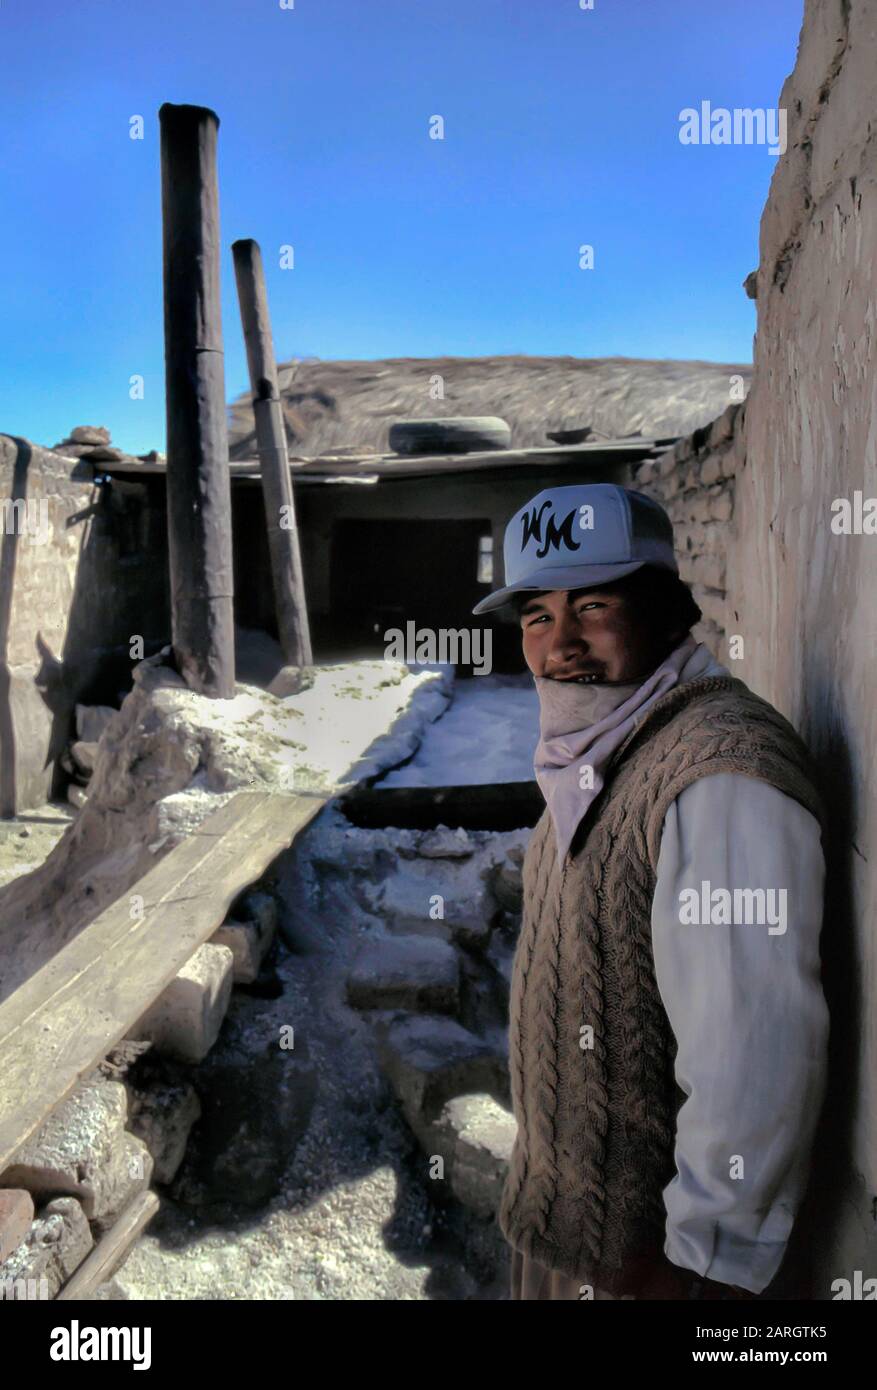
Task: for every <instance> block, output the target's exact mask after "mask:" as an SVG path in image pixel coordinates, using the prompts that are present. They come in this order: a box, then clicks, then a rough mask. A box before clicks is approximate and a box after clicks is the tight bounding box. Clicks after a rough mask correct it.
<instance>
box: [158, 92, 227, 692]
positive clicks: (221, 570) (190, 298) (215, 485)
mask: <svg viewBox="0 0 877 1390" xmlns="http://www.w3.org/2000/svg"><path fill="white" fill-rule="evenodd" d="M158 115H159V120H160V122H161V208H162V224H163V233H164V237H163V240H164V344H165V349H164V351H165V372H166V390H167V512H168V552H169V555H170V577H171V607H172V624H173V625H172V640H173V649H174V656H175V659H176V662H177V666H178V668H179V670H180V672H181V674H182V675H183V677H184V679H185V681H186V683H187V685H189V686H190V687H191V688H192V690H197V691H199V693H201V694H203V695H212V696H214V697H215V698H217V699H230V698H231V697H232V696H233V695H234V693H235V669H234V611H233V598H234V572H233V560H232V544H231V487H230V481H229V468H228V434H227V429H226V413H225V372H224V363H223V351H222V318H221V313H220V296H219V196H218V191H217V184H216V136H217V131H218V129H219V120H218V118H217V116H216V114H215V112H213V111H209V110H208V109H207V108H206V107H203V106H173V105H171V104H170V103H167V102H166V103H165V105H164V106H162V108H161V110H160V111H159V113H158Z"/></svg>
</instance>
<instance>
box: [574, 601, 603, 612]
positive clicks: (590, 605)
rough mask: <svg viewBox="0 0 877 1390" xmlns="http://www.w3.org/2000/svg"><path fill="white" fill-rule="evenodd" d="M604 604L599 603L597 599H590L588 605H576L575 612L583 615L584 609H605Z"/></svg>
mask: <svg viewBox="0 0 877 1390" xmlns="http://www.w3.org/2000/svg"><path fill="white" fill-rule="evenodd" d="M605 607H606V605H605V603H600V601H599V599H591V600H590V602H589V603H577V604H576V612H577V613H583V612H584V610H585V609H586V608H605Z"/></svg>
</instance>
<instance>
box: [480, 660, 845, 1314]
mask: <svg viewBox="0 0 877 1390" xmlns="http://www.w3.org/2000/svg"><path fill="white" fill-rule="evenodd" d="M719 772H734V773H742V774H744V775H746V776H749V777H755V778H758V779H760V780H761V781H764V782H768V783H769V784H770V785H771V786H773V787H776V788H777V789H778V790H779V791H781V792H785V793H786V794H787V795H788V796H791V797H793V798H794V799H795V800H796V801H798V802H799V803H800V804H801V805H802V806H804V807H805V808H806V809H807V810H808V811H810V812H811V813H812V814H813V815H815V816H816V818H817V819H818V820H819V822H820V824H821V825H822V826H823V829H824V825H825V822H824V815H823V808H822V803H821V800H820V797H819V794H818V792H817V791H816V790H815V786H814V782H815V777H814V771H813V767H812V764H811V761H810V757H809V754H808V753H807V750H806V748H805V747H804V744H803V743H802V742H801V740H800V738H799V737H798V735H797V734H796V733H795V731H794V729H793V728H792V727H791V725H790V724H789V723H788V722H787V721H786V720H785V719H784V718H783V717H782V715H780V714H779V713H778V712H777V711H776V710H775V709H774V708H773V707H772V706H771V705H769V704H767V703H766V701H764V700H761V699H760V698H759V697H758V696H756V695H754V694H753V693H752V692H751V691H750V690H749V689H748V688H747V687H746V686H745V685H744V684H743V682H742V681H739V680H736V679H734V678H733V677H730V676H709V677H702V678H701V679H699V680H695V681H690V682H687V683H685V684H683V685H679V686H676V687H674V688H673V689H672V690H670V691H668V692H667V694H665V695H663V696H661V698H660V699H658V700H657V701H656V702H655V704H654V705H653V706H652V707H651V708H650V709H649V710H648V712H647V713H646V714H645V715H644V717H643V719H642V720H641V721H640V722H639V723H638V724H637V726H636V727H635V728H634V730H633V732H632V733H631V734H630V735H629V736H628V738H627V739H626V740H625V742H624V743H623V744H622V745H621V746H620V747H619V748H618V749H617V750H616V753H615V755H614V757H613V759H612V760H611V761H610V763H609V766H608V768H607V770H606V780H605V784H604V787H603V789H602V790H601V792H600V794H599V796H598V797H597V798H596V799H595V800H594V801H593V802H592V804H591V806H590V807H589V809H588V813H587V815H586V816H585V818H584V820H583V821H582V823H581V824H580V826H579V827H578V830H577V832H576V836H575V838H574V840H573V843H572V846H571V848H570V852H569V854H568V855H567V857H566V859H565V861H564V863H563V865H562V867H559V866H558V863H557V852H556V847H555V840H554V833H553V827H552V824H551V819H550V816H549V814H548V812H547V811H545V812H544V814H543V815H542V818H541V820H540V821H539V823H538V825H537V826H536V828H535V830H534V832H533V835H532V838H531V840H530V843H529V845H528V848H527V853H526V856H525V860H524V871H523V882H524V911H523V919H522V924H521V933H520V937H519V939H518V944H517V948H516V951H515V959H514V966H513V972H512V982H511V994H510V1006H509V1065H510V1074H511V1091H512V1102H513V1108H514V1112H515V1118H516V1120H517V1126H518V1128H517V1137H516V1139H515V1143H514V1146H513V1149H512V1155H511V1160H510V1165H509V1172H508V1176H507V1178H506V1181H505V1185H504V1188H503V1192H502V1197H501V1201H500V1208H499V1213H498V1218H499V1224H500V1228H501V1230H502V1232H503V1234H504V1236H505V1237H506V1239H507V1240H508V1241H509V1242H510V1243H511V1244H512V1245H513V1246H515V1247H516V1248H517V1249H518V1250H520V1251H522V1252H523V1253H524V1254H527V1255H529V1256H531V1257H532V1258H533V1259H535V1260H538V1261H539V1262H540V1263H541V1264H543V1265H546V1266H547V1267H548V1268H549V1269H552V1270H557V1271H559V1272H561V1273H563V1274H565V1275H567V1276H569V1277H571V1278H580V1279H581V1280H582V1282H583V1283H590V1284H592V1285H593V1286H595V1287H596V1286H599V1287H601V1288H604V1289H606V1290H608V1291H609V1292H612V1293H618V1292H624V1291H625V1287H626V1285H625V1265H626V1263H629V1261H630V1259H631V1257H632V1256H633V1255H638V1254H646V1255H647V1254H660V1253H661V1252H662V1251H663V1247H664V1238H665V1225H666V1212H665V1209H664V1204H663V1196H662V1194H663V1189H664V1188H665V1187H666V1185H667V1183H668V1182H669V1181H670V1180H671V1178H672V1177H673V1175H674V1173H675V1164H674V1157H673V1150H674V1141H675V1130H676V1113H677V1111H678V1109H679V1106H680V1104H681V1103H682V1101H683V1100H684V1099H685V1096H684V1094H683V1092H682V1091H681V1090H680V1089H679V1087H678V1086H677V1085H676V1082H675V1077H674V1069H673V1063H674V1060H675V1054H676V1043H675V1039H674V1037H673V1034H672V1031H671V1028H670V1024H669V1020H668V1018H667V1014H666V1011H665V1009H664V1006H663V1003H662V1001H661V997H660V994H659V992H658V988H657V985H656V982H655V970H654V960H653V956H652V941H651V907H652V899H653V896H654V890H655V881H656V866H657V861H658V853H659V850H660V846H661V832H662V827H663V822H664V817H665V815H666V813H667V810H668V809H669V807H670V805H671V803H672V802H673V800H674V799H675V798H676V797H677V796H678V795H679V794H680V792H682V791H683V790H684V788H685V787H687V786H689V785H690V784H691V783H692V782H694V781H696V780H697V779H698V778H700V777H707V776H711V775H712V774H714V773H719ZM728 886H732V885H728ZM753 886H758V885H753ZM589 1028H590V1029H593V1034H592V1035H591V1034H589V1033H588V1032H587V1031H583V1030H587V1029H589ZM720 1055H721V1053H720V1051H719V1052H717V1056H720Z"/></svg>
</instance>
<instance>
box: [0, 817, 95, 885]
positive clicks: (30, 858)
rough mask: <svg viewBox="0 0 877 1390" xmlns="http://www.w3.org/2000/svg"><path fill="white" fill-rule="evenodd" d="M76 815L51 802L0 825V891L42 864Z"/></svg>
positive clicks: (3, 821)
mask: <svg viewBox="0 0 877 1390" xmlns="http://www.w3.org/2000/svg"><path fill="white" fill-rule="evenodd" d="M75 815H76V812H75V811H74V809H73V807H72V806H68V805H67V804H66V803H65V802H54V801H52V802H49V803H48V804H47V805H45V806H38V807H37V809H36V810H34V811H24V812H22V814H21V815H19V816H12V817H10V818H9V820H2V821H0V887H2V886H3V884H4V883H11V882H12V880H13V879H14V878H20V877H21V875H22V874H29V873H30V872H31V871H32V870H33V869H35V868H37V867H38V865H40V864H42V863H43V861H44V859H46V858H47V856H48V855H49V853H50V851H51V850H53V849H54V848H55V845H56V844H57V843H58V841H59V840H60V838H61V836H62V835H63V834H64V831H65V830H66V829H67V826H68V825H69V824H70V822H71V821H72V820H73V818H74V816H75Z"/></svg>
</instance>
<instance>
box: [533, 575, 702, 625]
mask: <svg viewBox="0 0 877 1390" xmlns="http://www.w3.org/2000/svg"><path fill="white" fill-rule="evenodd" d="M587 587H589V588H594V589H596V588H599V589H600V591H601V593H613V594H614V593H623V594H624V596H625V598H627V599H628V600H629V601H630V602H631V603H633V604H635V605H636V608H637V610H638V612H639V614H640V617H641V618H642V620H643V622H644V623H645V624H646V625H647V626H648V627H650V628H652V629H655V628H657V630H658V631H659V632H660V633H661V634H662V635H664V636H665V637H666V639H667V640H668V641H670V639H671V638H673V637H677V635H678V641H680V642H681V641H682V639H683V637H685V636H687V635H688V633H689V632H690V631H691V629H692V628H693V627H694V625H695V623H699V622H700V620H701V618H702V617H703V614H702V613H701V611H700V609H699V608H698V606H697V604H696V603H695V601H694V597H693V595H692V592H691V590H690V589H689V587H688V585H687V584H686V583H685V581H684V580H682V579H680V578H679V575H678V574H674V573H673V571H672V570H665V569H660V568H659V567H658V566H657V565H643V566H642V567H641V568H640V569H638V570H634V572H633V574H626V575H625V576H624V578H623V579H614V580H612V581H611V582H610V583H608V584H599V585H596V584H593V585H588V586H587ZM543 592H544V591H543ZM533 597H534V593H533V590H529V591H527V590H522V591H519V592H518V593H517V594H515V595H514V599H513V602H514V606H515V612H516V613H517V615H518V616H519V617H520V613H521V609H522V607H523V606H524V604H525V603H526V602H527V600H528V599H531V598H533Z"/></svg>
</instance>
